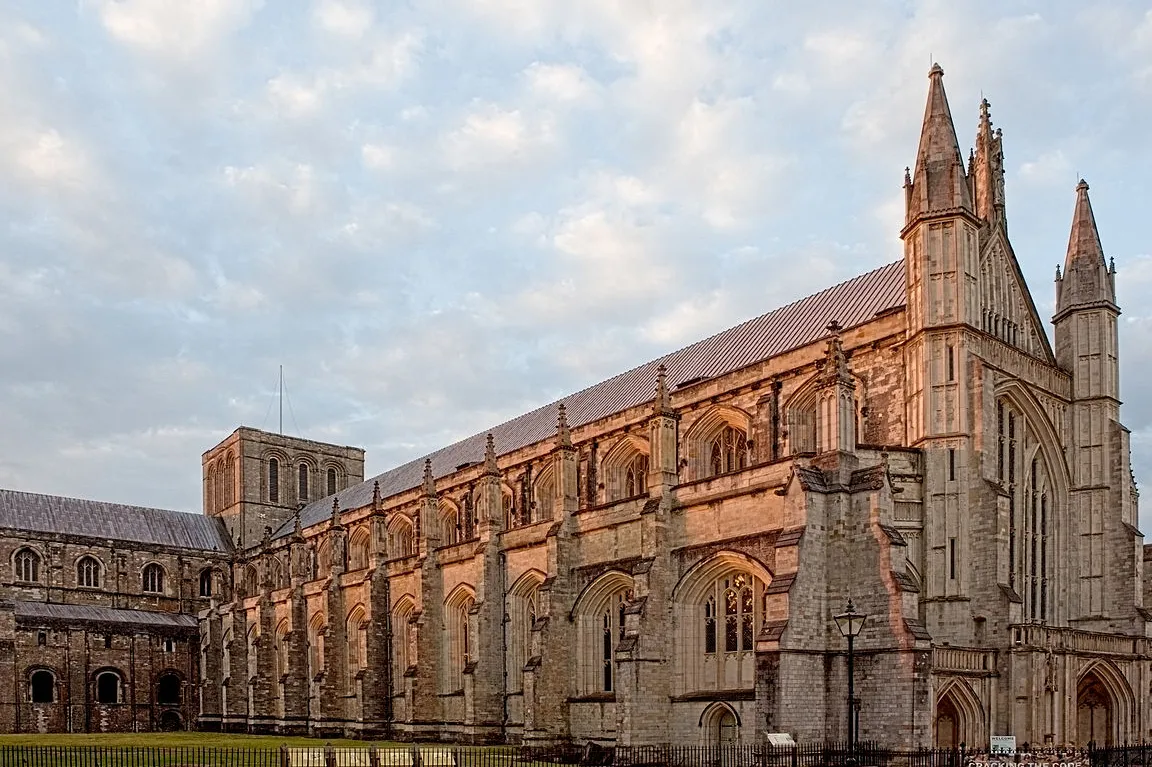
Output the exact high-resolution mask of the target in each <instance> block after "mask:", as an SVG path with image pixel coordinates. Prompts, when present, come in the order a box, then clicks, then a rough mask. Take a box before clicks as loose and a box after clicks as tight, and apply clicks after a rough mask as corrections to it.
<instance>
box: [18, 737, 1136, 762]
mask: <svg viewBox="0 0 1152 767" xmlns="http://www.w3.org/2000/svg"><path fill="white" fill-rule="evenodd" d="M1006 764H1016V765H1021V767H1025V766H1027V767H1032V766H1034V767H1152V743H1138V744H1128V745H1123V746H1109V747H1089V748H1085V749H1079V748H1045V749H1026V748H1022V749H1019V750H1018V751H1017V753H1016V754H1014V755H1012V756H1005V755H999V754H997V755H990V754H989V753H988V752H987V750H983V751H980V750H969V749H966V748H954V749H927V748H925V749H915V750H908V749H892V748H885V747H883V746H881V745H880V744H878V743H860V744H858V745H857V746H856V748H855V750H853V749H850V748H849V747H848V746H847V745H846V744H844V743H800V744H797V745H795V746H770V745H760V744H757V745H736V744H734V745H723V746H678V745H662V746H597V745H585V746H575V745H565V746H555V747H527V746H453V745H447V744H444V745H441V744H433V743H421V744H412V745H397V744H388V745H379V746H374V745H368V744H366V745H365V746H363V747H354V748H345V747H334V746H331V745H322V744H317V745H316V746H313V747H300V746H287V745H285V746H280V747H278V748H277V747H251V748H248V747H224V746H220V747H217V746H175V747H161V746H156V747H137V746H123V747H100V746H31V745H28V746H25V745H2V746H0V767H550V766H552V765H581V766H583V767H594V766H603V767H853V765H857V766H858V767H1003V765H1006Z"/></svg>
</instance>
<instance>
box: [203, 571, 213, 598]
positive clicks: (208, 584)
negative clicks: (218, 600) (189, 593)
mask: <svg viewBox="0 0 1152 767" xmlns="http://www.w3.org/2000/svg"><path fill="white" fill-rule="evenodd" d="M200 596H202V597H210V596H212V570H211V569H210V568H209V569H207V570H201V571H200Z"/></svg>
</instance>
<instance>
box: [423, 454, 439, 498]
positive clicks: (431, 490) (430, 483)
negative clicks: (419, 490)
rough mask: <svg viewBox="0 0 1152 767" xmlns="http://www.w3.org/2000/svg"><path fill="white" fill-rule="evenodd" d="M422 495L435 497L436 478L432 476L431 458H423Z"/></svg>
mask: <svg viewBox="0 0 1152 767" xmlns="http://www.w3.org/2000/svg"><path fill="white" fill-rule="evenodd" d="M424 497H425V498H435V497H436V480H435V478H433V476H432V459H431V458H425V459H424Z"/></svg>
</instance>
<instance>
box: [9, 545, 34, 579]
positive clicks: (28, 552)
mask: <svg viewBox="0 0 1152 767" xmlns="http://www.w3.org/2000/svg"><path fill="white" fill-rule="evenodd" d="M13 561H14V563H15V565H16V580H18V581H23V582H25V583H39V582H40V555H39V554H37V553H36V552H35V551H34V550H33V549H20V550H19V551H17V552H16V556H15V558H14V559H13Z"/></svg>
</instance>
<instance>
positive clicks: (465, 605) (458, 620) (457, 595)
mask: <svg viewBox="0 0 1152 767" xmlns="http://www.w3.org/2000/svg"><path fill="white" fill-rule="evenodd" d="M474 604H475V599H474V597H473V596H472V593H471V592H470V591H468V590H467V589H464V588H459V589H457V590H456V591H455V592H453V594H452V596H450V597H449V598H448V600H447V601H446V603H445V605H444V607H445V619H446V620H445V625H444V646H443V658H444V667H443V668H444V672H443V676H442V678H441V691H442V692H444V693H448V694H451V693H456V692H459V691H461V690H463V689H464V670H465V668H466V667H467V666H468V662H469V661H470V660H471V658H472V637H471V631H470V630H469V626H468V620H469V613H470V612H471V610H472V606H473V605H474Z"/></svg>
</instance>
